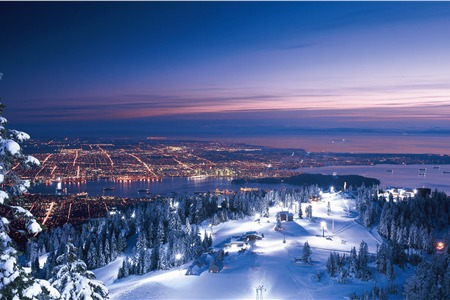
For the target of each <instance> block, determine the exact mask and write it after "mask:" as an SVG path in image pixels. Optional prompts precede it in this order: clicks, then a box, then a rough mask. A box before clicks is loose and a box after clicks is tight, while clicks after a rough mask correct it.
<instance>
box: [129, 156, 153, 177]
mask: <svg viewBox="0 0 450 300" xmlns="http://www.w3.org/2000/svg"><path fill="white" fill-rule="evenodd" d="M126 154H128V155H129V156H131V157H134V158H135V159H136V160H137V161H138V162H140V163H141V164H142V165H143V166H144V167H145V168H146V169H147V171H148V172H149V173H151V174H152V175H153V176H155V177H158V176H156V174H155V173H154V172H153V171H152V170H151V169H150V167H149V166H148V165H147V164H146V163H145V162H143V161H142V160H141V159H140V158H139V157H137V156H136V155H134V154H131V153H126Z"/></svg>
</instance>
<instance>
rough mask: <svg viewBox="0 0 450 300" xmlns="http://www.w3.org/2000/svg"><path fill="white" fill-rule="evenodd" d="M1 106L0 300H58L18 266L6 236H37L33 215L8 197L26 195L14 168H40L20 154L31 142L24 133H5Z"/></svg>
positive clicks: (45, 284) (46, 285)
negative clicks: (11, 201)
mask: <svg viewBox="0 0 450 300" xmlns="http://www.w3.org/2000/svg"><path fill="white" fill-rule="evenodd" d="M3 109H4V105H3V104H1V103H0V185H1V189H0V208H1V210H0V211H1V212H2V214H4V215H5V216H6V215H8V216H12V217H11V220H8V219H7V218H6V217H4V216H0V299H2V300H3V299H8V300H9V299H13V300H22V299H27V300H28V299H42V298H47V299H57V298H59V293H58V291H56V290H55V289H54V288H52V287H51V286H50V284H49V283H48V282H47V281H45V280H38V279H34V278H33V277H32V276H31V274H30V272H29V271H27V270H25V269H24V268H23V267H22V266H20V265H19V263H18V260H17V250H16V249H15V248H14V242H13V240H12V239H11V237H10V236H9V233H10V232H11V231H12V230H14V231H16V232H18V233H23V234H36V233H38V232H40V231H41V227H40V226H39V224H38V223H37V222H36V220H35V219H34V218H33V215H32V214H31V213H30V212H29V211H28V210H26V209H24V208H22V207H20V206H14V205H12V204H11V203H10V202H9V200H10V195H15V196H18V195H20V194H21V193H23V192H25V191H26V190H27V188H28V187H29V186H30V182H29V181H27V180H22V179H20V178H19V177H18V176H17V175H16V174H15V173H14V170H13V167H14V166H16V165H21V166H22V167H24V168H28V167H31V166H33V165H39V161H38V160H37V159H36V158H34V157H32V156H27V155H24V154H23V153H22V150H21V147H20V145H19V143H20V142H23V141H25V140H27V139H29V138H30V136H29V135H28V134H26V133H25V132H21V131H17V130H8V129H6V128H5V125H6V123H7V120H6V118H4V117H3V116H2V115H3ZM15 221H18V223H23V224H24V225H25V228H23V229H22V228H15V226H13V224H14V222H15Z"/></svg>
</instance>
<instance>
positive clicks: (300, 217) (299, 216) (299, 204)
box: [298, 201, 303, 219]
mask: <svg viewBox="0 0 450 300" xmlns="http://www.w3.org/2000/svg"><path fill="white" fill-rule="evenodd" d="M298 218H299V219H303V211H302V202H301V201H299V202H298Z"/></svg>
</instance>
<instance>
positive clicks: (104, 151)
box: [97, 145, 114, 168]
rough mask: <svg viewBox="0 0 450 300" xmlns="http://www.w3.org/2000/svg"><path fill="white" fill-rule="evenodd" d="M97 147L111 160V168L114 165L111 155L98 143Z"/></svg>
mask: <svg viewBox="0 0 450 300" xmlns="http://www.w3.org/2000/svg"><path fill="white" fill-rule="evenodd" d="M97 147H98V149H100V151H102V152H103V154H105V155H106V157H107V158H108V159H109V161H110V162H111V168H113V167H114V162H113V160H112V159H111V156H110V155H109V154H108V152H106V150H104V149H103V148H102V147H100V145H97Z"/></svg>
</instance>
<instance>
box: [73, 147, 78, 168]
mask: <svg viewBox="0 0 450 300" xmlns="http://www.w3.org/2000/svg"><path fill="white" fill-rule="evenodd" d="M77 159H78V150H77V151H75V158H74V159H73V164H72V165H73V166H74V167H75V164H76V163H77Z"/></svg>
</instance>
